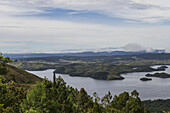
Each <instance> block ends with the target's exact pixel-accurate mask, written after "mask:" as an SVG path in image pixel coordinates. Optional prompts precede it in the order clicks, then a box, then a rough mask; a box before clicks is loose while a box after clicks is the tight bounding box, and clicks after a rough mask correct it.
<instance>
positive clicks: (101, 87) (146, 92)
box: [29, 66, 170, 100]
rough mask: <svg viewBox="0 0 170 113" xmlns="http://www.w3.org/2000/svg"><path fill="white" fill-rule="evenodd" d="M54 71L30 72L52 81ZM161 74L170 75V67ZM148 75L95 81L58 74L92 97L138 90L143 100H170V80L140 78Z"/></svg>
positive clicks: (132, 74) (69, 83) (144, 73)
mask: <svg viewBox="0 0 170 113" xmlns="http://www.w3.org/2000/svg"><path fill="white" fill-rule="evenodd" d="M154 67H156V66H154ZM53 71H54V70H52V69H49V70H45V71H29V72H31V73H33V74H35V75H37V76H39V77H42V78H44V76H46V77H47V78H48V79H49V80H52V76H53ZM161 72H166V73H170V66H168V69H166V71H161ZM147 73H148V72H135V73H127V74H122V76H123V77H124V78H125V79H124V80H111V81H106V80H95V79H92V78H89V77H87V78H86V77H70V76H69V75H64V74H57V77H58V76H61V77H62V78H63V79H64V81H65V82H67V84H68V85H70V86H72V87H74V88H77V89H80V88H82V87H83V88H85V90H86V91H87V92H88V94H90V95H92V94H93V92H97V93H98V95H99V96H100V97H103V96H104V95H105V94H106V93H107V92H108V91H111V93H112V95H117V94H120V93H122V92H124V91H127V92H131V91H133V90H135V89H136V90H137V91H138V92H139V94H140V98H141V99H142V100H147V99H167V98H170V78H167V79H163V78H154V77H152V81H140V78H142V77H145V75H146V74H147ZM151 73H156V72H151Z"/></svg>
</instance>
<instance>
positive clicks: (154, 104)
mask: <svg viewBox="0 0 170 113" xmlns="http://www.w3.org/2000/svg"><path fill="white" fill-rule="evenodd" d="M142 104H143V106H144V107H145V108H147V109H149V110H150V111H151V112H153V113H164V112H165V113H168V112H170V99H166V100H162V99H158V100H146V101H143V102H142Z"/></svg>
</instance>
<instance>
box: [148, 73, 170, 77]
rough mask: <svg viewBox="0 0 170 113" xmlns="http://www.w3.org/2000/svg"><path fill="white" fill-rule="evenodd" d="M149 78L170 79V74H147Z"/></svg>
mask: <svg viewBox="0 0 170 113" xmlns="http://www.w3.org/2000/svg"><path fill="white" fill-rule="evenodd" d="M145 76H147V77H159V78H170V74H167V73H154V74H146V75H145Z"/></svg>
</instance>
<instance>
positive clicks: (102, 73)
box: [54, 63, 166, 80]
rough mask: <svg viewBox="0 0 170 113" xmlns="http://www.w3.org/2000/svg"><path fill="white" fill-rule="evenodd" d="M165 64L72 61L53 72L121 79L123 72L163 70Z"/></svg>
mask: <svg viewBox="0 0 170 113" xmlns="http://www.w3.org/2000/svg"><path fill="white" fill-rule="evenodd" d="M165 68H166V67H165V66H160V67H158V68H156V69H154V68H151V67H150V66H137V67H134V66H125V65H120V66H118V65H111V64H92V63H74V64H68V65H64V66H61V67H58V68H57V69H56V70H55V71H54V72H55V73H60V74H68V75H70V76H78V77H91V78H94V79H98V80H123V79H124V77H122V76H121V74H123V73H131V72H153V71H164V70H165Z"/></svg>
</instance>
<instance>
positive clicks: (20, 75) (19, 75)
mask: <svg viewBox="0 0 170 113" xmlns="http://www.w3.org/2000/svg"><path fill="white" fill-rule="evenodd" d="M0 68H1V69H0V70H1V71H2V68H6V71H7V73H6V72H4V73H2V72H0V75H1V76H4V77H5V78H6V80H9V81H10V80H13V81H14V82H16V83H20V84H35V83H37V82H40V81H42V78H40V77H38V76H36V75H34V74H31V73H28V72H27V71H24V70H22V69H19V68H16V67H14V66H11V65H8V64H5V66H4V67H2V66H0Z"/></svg>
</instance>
